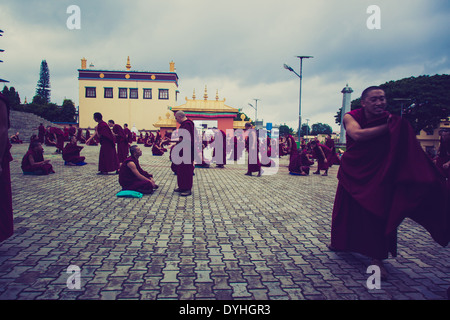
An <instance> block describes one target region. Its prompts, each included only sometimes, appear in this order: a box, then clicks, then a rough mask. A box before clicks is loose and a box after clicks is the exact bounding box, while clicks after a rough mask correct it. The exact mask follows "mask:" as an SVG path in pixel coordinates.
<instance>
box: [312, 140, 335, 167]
mask: <svg viewBox="0 0 450 320" xmlns="http://www.w3.org/2000/svg"><path fill="white" fill-rule="evenodd" d="M319 148H321V149H322V151H323V154H324V155H325V158H324V157H323V156H322V152H320V149H319ZM313 153H314V156H315V158H316V159H317V170H327V169H328V168H329V167H330V164H329V163H328V158H329V157H330V154H331V150H330V148H328V147H327V146H326V145H323V144H321V143H317V144H316V146H315V147H314V148H313ZM325 159H327V162H325Z"/></svg>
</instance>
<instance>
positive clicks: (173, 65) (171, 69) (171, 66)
mask: <svg viewBox="0 0 450 320" xmlns="http://www.w3.org/2000/svg"><path fill="white" fill-rule="evenodd" d="M169 65H170V72H175V62H173V60H172V61H171V62H170V63H169Z"/></svg>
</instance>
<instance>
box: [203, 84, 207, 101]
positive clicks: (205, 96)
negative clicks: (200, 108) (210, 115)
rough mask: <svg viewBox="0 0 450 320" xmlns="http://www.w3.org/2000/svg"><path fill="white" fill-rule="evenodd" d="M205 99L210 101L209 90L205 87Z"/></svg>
mask: <svg viewBox="0 0 450 320" xmlns="http://www.w3.org/2000/svg"><path fill="white" fill-rule="evenodd" d="M203 98H205V100H208V90H207V89H206V86H205V94H204V95H203Z"/></svg>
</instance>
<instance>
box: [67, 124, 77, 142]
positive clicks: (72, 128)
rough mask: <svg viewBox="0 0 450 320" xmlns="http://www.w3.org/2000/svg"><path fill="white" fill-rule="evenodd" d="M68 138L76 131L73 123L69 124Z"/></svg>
mask: <svg viewBox="0 0 450 320" xmlns="http://www.w3.org/2000/svg"><path fill="white" fill-rule="evenodd" d="M68 132H69V140H70V137H71V136H74V135H75V134H76V133H77V128H75V127H74V126H73V125H71V124H69V130H68Z"/></svg>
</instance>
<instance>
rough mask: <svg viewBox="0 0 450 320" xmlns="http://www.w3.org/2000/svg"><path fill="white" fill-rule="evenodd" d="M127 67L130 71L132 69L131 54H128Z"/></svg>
mask: <svg viewBox="0 0 450 320" xmlns="http://www.w3.org/2000/svg"><path fill="white" fill-rule="evenodd" d="M126 67H127V70H128V71H129V70H130V69H131V64H130V56H128V59H127V65H126Z"/></svg>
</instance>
